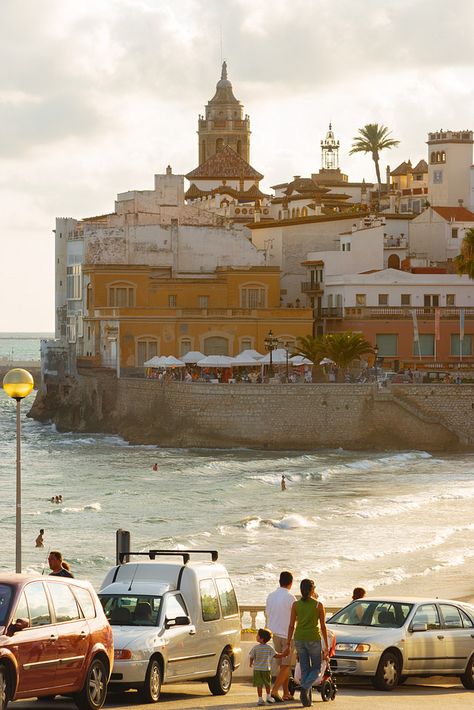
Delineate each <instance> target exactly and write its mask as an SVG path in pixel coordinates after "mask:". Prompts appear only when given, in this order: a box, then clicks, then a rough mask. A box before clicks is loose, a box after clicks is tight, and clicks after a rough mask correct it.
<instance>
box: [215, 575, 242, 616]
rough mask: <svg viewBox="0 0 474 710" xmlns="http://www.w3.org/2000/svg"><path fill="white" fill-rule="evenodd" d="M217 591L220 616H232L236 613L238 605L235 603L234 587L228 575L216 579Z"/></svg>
mask: <svg viewBox="0 0 474 710" xmlns="http://www.w3.org/2000/svg"><path fill="white" fill-rule="evenodd" d="M216 585H217V591H218V592H219V599H220V602H221V609H222V616H224V617H225V616H234V615H235V614H238V612H239V607H238V605H237V597H236V596H235V591H234V587H233V586H232V582H231V581H230V579H229V578H228V577H225V578H224V577H223V578H222V579H216Z"/></svg>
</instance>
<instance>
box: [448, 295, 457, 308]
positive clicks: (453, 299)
mask: <svg viewBox="0 0 474 710" xmlns="http://www.w3.org/2000/svg"><path fill="white" fill-rule="evenodd" d="M446 305H447V306H455V305H456V295H455V294H454V293H447V294H446Z"/></svg>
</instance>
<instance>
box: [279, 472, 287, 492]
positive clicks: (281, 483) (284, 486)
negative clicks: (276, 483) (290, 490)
mask: <svg viewBox="0 0 474 710" xmlns="http://www.w3.org/2000/svg"><path fill="white" fill-rule="evenodd" d="M280 486H281V490H282V491H286V478H285V476H284V475H282V477H281V481H280Z"/></svg>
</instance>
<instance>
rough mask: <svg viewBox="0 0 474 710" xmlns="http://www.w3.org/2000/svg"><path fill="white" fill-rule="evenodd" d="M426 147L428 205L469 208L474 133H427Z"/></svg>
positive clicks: (441, 131)
mask: <svg viewBox="0 0 474 710" xmlns="http://www.w3.org/2000/svg"><path fill="white" fill-rule="evenodd" d="M427 143H428V146H429V147H428V199H429V201H430V202H431V204H432V205H434V206H437V207H457V206H458V205H459V204H463V205H464V207H467V208H469V206H470V202H471V186H470V180H471V165H472V145H473V143H474V140H473V132H472V131H443V130H442V129H441V130H440V131H437V132H436V133H428V140H427ZM460 200H462V202H461V203H460Z"/></svg>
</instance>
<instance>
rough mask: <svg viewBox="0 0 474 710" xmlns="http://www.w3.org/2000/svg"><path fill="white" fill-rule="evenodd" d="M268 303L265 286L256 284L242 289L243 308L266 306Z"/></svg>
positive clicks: (241, 300)
mask: <svg viewBox="0 0 474 710" xmlns="http://www.w3.org/2000/svg"><path fill="white" fill-rule="evenodd" d="M266 305H267V304H266V295H265V288H263V287H261V286H257V285H255V286H247V287H245V288H242V289H241V291H240V307H241V308H266Z"/></svg>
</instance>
